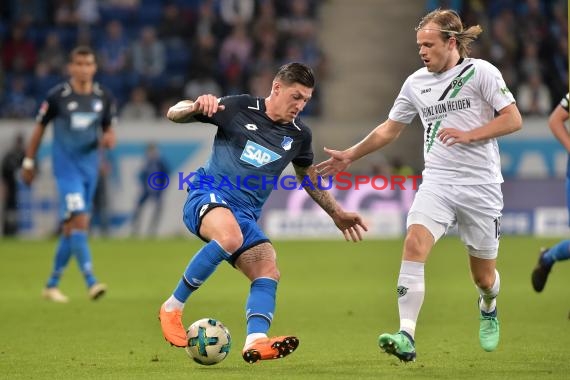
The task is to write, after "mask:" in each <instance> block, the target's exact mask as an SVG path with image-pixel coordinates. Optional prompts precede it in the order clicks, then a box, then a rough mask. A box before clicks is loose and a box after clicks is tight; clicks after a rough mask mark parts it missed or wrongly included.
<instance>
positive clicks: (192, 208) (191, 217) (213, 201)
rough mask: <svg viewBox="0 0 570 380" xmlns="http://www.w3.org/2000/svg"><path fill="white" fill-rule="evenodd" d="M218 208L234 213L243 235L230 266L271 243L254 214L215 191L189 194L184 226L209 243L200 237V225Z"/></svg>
mask: <svg viewBox="0 0 570 380" xmlns="http://www.w3.org/2000/svg"><path fill="white" fill-rule="evenodd" d="M216 207H225V208H227V209H228V210H230V211H231V212H232V214H233V215H234V217H235V218H236V220H237V222H238V225H239V228H240V230H241V233H242V235H243V244H242V245H241V247H240V248H239V249H238V250H237V251H236V252H234V253H233V254H232V255H231V256H230V258H229V260H228V261H229V262H230V264H232V265H234V266H235V261H236V260H237V258H238V257H239V256H240V255H241V254H242V253H243V252H245V251H247V250H248V249H250V248H252V247H255V246H256V245H259V244H261V243H266V242H269V241H270V240H269V238H268V237H267V236H266V235H265V234H264V233H263V231H261V228H259V225H258V224H257V220H256V219H255V216H254V213H253V212H251V211H249V210H244V209H243V208H242V207H237V206H234V205H232V204H231V203H230V202H229V201H228V200H226V199H225V198H224V196H223V195H222V194H220V192H218V191H217V190H213V189H204V190H202V189H197V190H192V191H190V192H189V193H188V197H187V198H186V203H185V204H184V210H183V216H182V219H183V220H184V224H185V225H186V227H187V228H188V230H189V231H190V232H192V233H193V234H194V235H196V236H198V237H199V238H200V239H202V240H204V241H205V242H207V241H208V240H206V239H205V238H203V237H202V236H200V233H199V231H200V225H201V223H202V218H203V217H204V215H206V214H207V213H208V212H210V211H211V210H213V209H215V208H216Z"/></svg>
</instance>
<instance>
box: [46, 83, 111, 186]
mask: <svg viewBox="0 0 570 380" xmlns="http://www.w3.org/2000/svg"><path fill="white" fill-rule="evenodd" d="M115 116H116V109H115V105H114V101H113V99H112V97H111V95H110V93H109V92H108V91H107V90H105V89H103V88H102V87H100V86H99V85H98V84H97V83H94V84H93V91H92V93H91V94H88V95H83V94H77V93H75V92H74V91H73V89H72V87H71V85H70V84H69V83H68V82H64V83H61V84H59V85H57V86H55V87H54V88H53V89H51V90H50V91H49V93H48V96H47V98H46V100H45V101H44V102H43V103H42V104H41V106H40V109H39V111H38V115H37V117H36V121H37V122H38V123H40V124H41V125H43V126H44V127H45V126H47V125H48V124H49V123H50V122H53V143H52V146H53V147H52V160H53V171H54V175H55V176H56V177H65V176H69V175H77V174H81V175H82V176H87V177H97V172H98V162H99V157H98V154H97V148H98V144H99V136H100V134H101V132H102V131H103V130H104V129H106V128H108V127H109V126H111V124H112V123H113V119H114V118H115Z"/></svg>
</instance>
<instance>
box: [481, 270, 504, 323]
mask: <svg viewBox="0 0 570 380" xmlns="http://www.w3.org/2000/svg"><path fill="white" fill-rule="evenodd" d="M500 288H501V277H500V276H499V272H498V271H497V270H496V269H495V282H494V283H493V286H491V289H487V290H484V289H481V288H480V287H477V290H479V294H480V295H481V301H480V302H479V308H480V309H481V311H482V312H485V313H492V312H493V310H495V308H496V307H497V300H496V299H497V295H499V290H500Z"/></svg>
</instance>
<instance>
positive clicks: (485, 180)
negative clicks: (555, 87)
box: [317, 9, 522, 361]
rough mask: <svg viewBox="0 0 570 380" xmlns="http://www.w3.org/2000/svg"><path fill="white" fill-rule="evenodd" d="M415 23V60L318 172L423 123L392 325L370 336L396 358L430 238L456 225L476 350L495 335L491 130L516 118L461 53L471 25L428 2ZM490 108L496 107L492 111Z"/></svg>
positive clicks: (409, 335) (494, 79) (410, 343)
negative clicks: (388, 102) (391, 96)
mask: <svg viewBox="0 0 570 380" xmlns="http://www.w3.org/2000/svg"><path fill="white" fill-rule="evenodd" d="M416 31H417V35H416V36H417V43H418V48H419V55H420V58H421V59H422V61H423V63H424V66H425V67H423V68H422V69H420V70H418V71H416V72H415V73H413V74H412V75H410V76H409V77H408V78H407V80H406V81H405V83H404V85H403V86H402V89H401V91H400V94H399V95H398V97H397V99H396V101H395V103H394V106H393V107H392V109H391V111H390V114H389V117H388V119H387V120H386V121H385V122H384V123H382V124H380V125H379V126H378V127H376V129H374V130H373V131H372V132H371V133H370V134H369V135H368V136H366V137H365V138H364V139H363V140H362V141H360V142H359V143H357V144H356V145H354V146H352V147H350V148H348V149H346V150H344V151H336V150H330V149H326V148H325V151H326V152H327V153H328V154H329V155H330V156H331V158H329V159H328V160H327V161H324V162H322V163H320V164H319V165H317V169H318V170H319V171H320V175H324V176H326V175H335V174H337V173H338V172H340V171H343V170H345V169H346V168H347V167H348V166H349V165H350V164H351V163H352V162H354V161H355V160H358V159H359V158H361V157H363V156H365V155H367V154H368V153H371V152H373V151H375V150H377V149H380V148H382V147H383V146H385V145H386V144H388V143H390V142H392V141H394V140H395V139H396V138H397V137H398V136H399V135H400V133H401V132H402V130H403V129H404V127H405V126H406V125H407V124H409V123H410V122H411V121H412V120H413V118H414V117H415V116H416V115H419V116H420V119H421V121H422V124H423V126H424V129H425V134H424V140H425V141H424V158H425V169H424V171H423V183H422V185H421V186H420V188H419V191H418V193H417V194H416V197H415V199H414V202H413V204H412V207H411V209H410V211H409V213H408V219H407V227H408V230H407V235H406V239H405V242H404V252H403V257H402V264H401V268H400V275H399V278H398V286H397V292H398V306H399V312H400V330H399V331H398V332H397V333H395V334H382V335H380V337H379V339H378V344H379V346H380V348H381V349H382V350H384V351H385V352H387V353H389V354H392V355H395V356H396V357H398V358H399V359H400V360H403V361H413V360H415V358H416V350H415V341H414V334H415V330H416V321H417V318H418V314H419V312H420V309H421V306H422V303H423V299H424V293H425V285H424V265H425V262H426V261H427V258H428V256H429V253H430V251H431V249H432V248H433V246H434V244H435V243H436V242H437V241H438V239H439V238H441V237H442V236H443V235H444V234H445V233H446V231H447V230H448V228H449V227H451V226H453V225H455V224H457V226H458V230H459V235H460V237H461V240H462V241H463V243H464V244H465V246H466V248H467V251H468V253H469V260H470V261H469V263H470V267H471V273H472V277H473V281H474V282H475V285H476V287H477V289H478V291H479V309H480V329H479V341H480V343H481V347H482V348H483V349H484V350H485V351H493V350H495V348H496V347H497V345H498V343H499V321H498V319H497V308H496V301H495V299H496V297H497V295H498V293H499V284H500V280H499V273H498V272H497V271H496V269H495V264H496V257H497V251H498V247H499V236H500V218H501V210H502V207H503V197H502V193H501V187H500V183H501V182H503V178H502V175H501V171H500V162H499V150H498V147H497V141H496V140H495V138H497V137H499V136H503V135H506V134H509V133H513V132H515V131H517V130H519V129H520V128H521V126H522V119H521V116H520V113H519V111H518V109H517V107H516V105H515V100H514V98H513V96H512V94H511V92H510V91H509V89H508V88H507V86H506V85H505V82H504V80H503V78H502V76H501V73H500V72H499V70H497V69H496V68H495V67H494V66H493V65H491V64H490V63H489V62H486V61H483V60H480V59H471V58H468V57H467V54H468V52H469V49H468V47H469V44H470V43H471V42H472V41H473V40H474V39H475V38H477V36H478V35H479V33H481V28H480V27H479V26H478V25H477V26H472V27H469V28H467V29H464V28H463V25H462V22H461V19H460V17H459V15H458V14H457V13H455V12H454V11H451V10H440V9H438V10H435V11H433V12H431V13H429V14H427V15H426V16H424V17H423V18H422V20H421V21H420V23H419V25H418V27H417V28H416ZM495 111H496V112H497V113H498V114H497V116H496V117H495V116H494V114H495Z"/></svg>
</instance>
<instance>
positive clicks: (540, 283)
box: [531, 94, 570, 318]
mask: <svg viewBox="0 0 570 380" xmlns="http://www.w3.org/2000/svg"><path fill="white" fill-rule="evenodd" d="M568 103H569V99H568V94H566V96H565V97H564V98H562V100H561V101H560V104H558V106H556V108H555V109H554V110H553V111H552V113H551V114H550V117H549V118H548V126H549V127H550V130H551V131H552V134H553V135H554V136H555V137H556V138H557V139H558V141H560V143H561V144H562V146H564V149H566V151H568V152H569V156H568V166H567V168H566V203H567V204H566V206H567V207H568V212H569V214H570V133H568V130H567V129H566V126H565V125H564V123H565V122H566V121H568V119H569V118H570V113H569V110H568ZM568 259H570V240H563V241H561V242H560V243H558V244H556V245H555V246H554V247H551V248H547V249H542V250H541V252H540V256H539V258H538V263H537V264H536V267H535V268H534V270H533V271H532V276H531V280H532V287H533V288H534V290H536V291H537V292H542V289H544V285H546V280H547V279H548V275H549V274H550V270H551V269H552V266H553V265H554V263H555V262H557V261H563V260H568ZM569 318H570V316H569Z"/></svg>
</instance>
